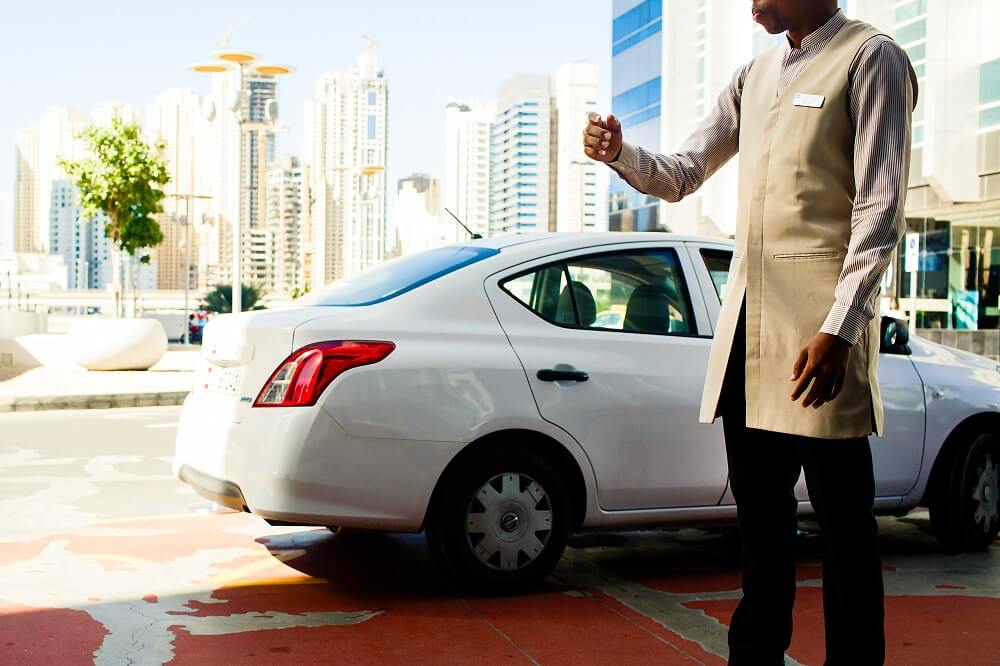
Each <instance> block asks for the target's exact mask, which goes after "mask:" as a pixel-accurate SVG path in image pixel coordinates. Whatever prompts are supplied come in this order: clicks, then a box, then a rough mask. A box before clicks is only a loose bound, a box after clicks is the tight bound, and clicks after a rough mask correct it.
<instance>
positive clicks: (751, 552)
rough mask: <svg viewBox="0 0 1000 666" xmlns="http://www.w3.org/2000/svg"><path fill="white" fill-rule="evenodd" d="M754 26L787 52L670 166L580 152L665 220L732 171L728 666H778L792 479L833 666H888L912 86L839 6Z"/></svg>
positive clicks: (786, 4)
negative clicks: (895, 343) (890, 497)
mask: <svg viewBox="0 0 1000 666" xmlns="http://www.w3.org/2000/svg"><path fill="white" fill-rule="evenodd" d="M752 14H753V18H754V20H755V21H757V22H758V23H759V24H761V25H762V26H763V27H764V28H765V29H766V30H767V31H768V32H770V33H772V34H777V33H779V32H786V39H785V40H783V43H782V44H781V45H779V46H777V47H776V48H774V49H772V50H771V51H769V52H767V53H764V54H763V55H761V56H759V57H758V58H756V59H754V60H753V61H752V62H750V63H749V64H747V65H746V66H744V67H742V68H741V69H739V70H738V71H737V72H736V74H735V75H734V77H733V79H732V81H731V83H730V85H729V86H728V88H726V89H725V90H724V91H723V92H722V94H721V95H720V97H719V100H718V104H717V105H716V107H715V109H714V110H713V111H712V113H711V114H709V116H708V117H707V118H706V119H705V121H704V122H703V123H702V125H701V127H700V128H699V129H698V130H697V131H696V132H695V133H694V134H693V135H692V136H691V137H690V138H688V140H687V141H686V142H685V143H684V145H683V146H682V147H681V149H680V150H679V151H678V152H676V153H674V154H672V155H659V154H655V153H651V152H648V151H646V150H643V149H642V148H639V147H635V146H632V145H629V144H627V143H623V141H622V128H621V124H620V123H619V121H618V119H616V118H615V117H614V116H608V117H607V119H602V118H601V117H600V116H599V115H597V114H593V115H592V116H591V119H590V124H589V125H588V127H587V128H586V129H585V130H584V151H585V153H586V154H587V155H588V156H589V157H591V158H592V159H595V160H598V161H602V162H606V163H608V165H609V166H611V167H612V168H613V169H614V170H615V171H617V172H618V174H619V175H621V177H622V178H624V179H625V180H626V181H628V182H629V183H630V184H631V185H632V186H633V187H635V188H636V189H638V190H640V191H642V192H645V193H649V194H653V195H656V196H658V197H660V198H663V199H666V200H667V201H678V200H680V199H681V198H683V197H684V196H686V195H688V194H690V193H692V192H694V191H695V190H697V189H698V187H700V186H701V184H702V183H703V182H704V181H705V179H706V178H708V177H709V176H711V175H712V174H713V173H714V172H715V171H716V170H718V169H719V168H720V167H721V166H722V165H723V164H724V163H725V162H726V161H727V160H729V158H730V157H732V156H733V155H734V154H736V153H737V151H739V152H740V154H741V156H740V157H741V159H740V174H739V181H740V187H739V211H738V215H737V222H736V243H735V250H734V254H733V261H732V265H731V266H730V272H729V286H728V287H727V296H726V299H725V302H724V303H723V307H722V312H721V313H720V315H719V321H718V325H717V329H716V333H715V340H714V342H713V345H712V350H711V354H710V357H709V367H708V373H707V376H706V380H705V388H704V393H703V396H702V407H701V416H700V420H701V421H702V422H705V423H711V422H713V421H714V420H715V418H716V417H718V416H722V419H723V429H724V432H725V437H726V451H727V457H728V461H729V468H730V484H731V488H732V490H733V494H734V496H735V498H736V503H737V514H738V518H739V524H740V532H741V537H742V541H743V598H742V600H741V601H740V604H739V606H738V607H737V609H736V612H735V613H734V615H733V618H732V622H731V624H730V629H729V647H730V663H732V664H781V663H783V659H784V652H785V650H786V649H787V648H788V646H789V644H790V642H791V635H792V605H793V603H794V599H795V554H794V548H795V536H796V508H797V503H796V500H795V495H794V486H795V483H796V480H797V479H798V477H799V473H800V470H801V469H804V470H805V474H806V482H807V484H808V487H809V496H810V500H811V502H812V505H813V508H814V509H815V510H816V514H817V519H818V521H819V523H820V527H821V528H822V531H823V537H824V544H825V554H824V559H823V609H824V617H825V623H826V651H827V663H828V664H848V663H849V664H869V663H882V662H883V660H884V655H885V639H884V630H883V624H884V620H883V618H884V611H883V588H882V571H881V563H880V559H879V550H878V526H877V523H876V522H875V518H874V515H873V513H872V508H873V503H874V492H875V490H874V479H873V472H872V458H871V449H870V447H869V442H868V435H869V434H870V433H872V432H875V433H876V434H881V433H882V403H881V400H880V397H879V389H878V379H877V374H876V363H877V361H878V350H879V329H878V325H879V322H878V320H877V319H876V317H875V314H876V308H877V305H876V303H877V299H878V291H879V282H880V279H881V276H882V274H883V272H884V271H885V268H886V266H887V265H888V263H889V261H890V259H891V257H892V255H893V252H894V251H895V248H896V245H897V244H898V242H899V239H900V237H901V235H902V232H903V229H904V226H905V222H904V218H903V201H904V197H905V192H906V177H907V173H908V171H909V156H910V114H911V111H912V109H913V105H914V102H915V99H916V77H915V75H914V74H913V69H912V67H910V64H909V60H908V59H907V57H906V54H905V52H904V51H903V50H902V49H900V48H899V47H898V46H897V45H896V44H895V42H893V41H892V40H891V39H890V38H888V37H886V36H884V35H881V34H880V33H879V32H878V30H876V29H875V28H873V27H872V26H870V25H867V24H865V23H862V22H860V21H851V20H847V19H846V18H845V17H844V16H843V14H842V13H840V12H839V11H838V9H837V6H836V3H835V2H834V0H754V2H753V4H752ZM668 120H669V119H668ZM800 399H801V401H800Z"/></svg>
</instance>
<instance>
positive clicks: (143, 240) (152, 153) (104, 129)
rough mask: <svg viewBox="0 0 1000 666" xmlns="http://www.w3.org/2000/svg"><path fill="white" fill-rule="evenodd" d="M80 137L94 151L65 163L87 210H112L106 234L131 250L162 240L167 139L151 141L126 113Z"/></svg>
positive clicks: (89, 214) (108, 212)
mask: <svg viewBox="0 0 1000 666" xmlns="http://www.w3.org/2000/svg"><path fill="white" fill-rule="evenodd" d="M80 138H81V139H83V140H84V142H85V143H86V145H87V148H88V150H89V153H90V156H89V157H86V158H84V159H82V160H79V161H75V162H72V161H68V160H60V161H59V164H60V165H61V166H62V168H63V169H65V170H66V173H68V174H69V175H70V176H72V177H73V178H74V179H75V181H76V186H77V187H78V188H79V190H80V203H81V204H82V205H83V208H84V215H86V216H87V217H96V216H98V215H100V214H101V213H103V214H105V215H107V217H108V222H107V224H105V226H104V234H105V235H106V236H107V237H108V238H110V239H111V242H112V243H114V245H115V247H116V248H118V249H119V250H123V251H125V252H128V253H129V254H130V255H134V254H135V253H136V252H137V251H138V250H140V249H142V248H146V247H154V246H156V245H158V244H159V243H161V242H162V241H163V233H162V232H161V231H160V225H159V224H158V223H157V221H156V220H155V219H154V218H153V216H154V215H155V214H156V213H160V212H162V211H163V206H162V204H161V202H162V200H163V197H164V194H163V190H162V189H160V187H162V186H163V185H166V184H167V183H168V182H169V181H170V174H169V173H168V172H167V164H166V162H165V161H164V159H163V157H162V151H163V149H164V147H165V144H164V143H163V142H162V141H158V142H157V143H156V144H154V145H153V146H150V145H149V144H148V143H146V142H145V141H144V140H143V138H142V132H141V130H140V128H139V126H138V125H135V124H131V123H125V122H123V121H122V120H121V119H120V118H115V119H114V120H112V121H111V124H110V125H103V126H102V125H96V124H94V125H90V126H88V127H87V128H86V129H85V130H84V131H83V132H82V133H81V134H80Z"/></svg>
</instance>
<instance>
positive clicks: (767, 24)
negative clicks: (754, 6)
mask: <svg viewBox="0 0 1000 666" xmlns="http://www.w3.org/2000/svg"><path fill="white" fill-rule="evenodd" d="M750 14H751V16H752V18H753V21H754V23H756V24H758V25H759V26H760V27H762V28H764V30H765V31H766V32H767V33H769V34H771V35H776V34H778V33H779V32H784V29H783V28H781V26H779V25H778V24H777V22H776V21H774V20H773V17H772V16H771V15H770V13H768V12H759V11H756V10H750Z"/></svg>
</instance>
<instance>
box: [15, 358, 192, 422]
mask: <svg viewBox="0 0 1000 666" xmlns="http://www.w3.org/2000/svg"><path fill="white" fill-rule="evenodd" d="M198 357H199V348H197V347H195V348H194V349H190V350H188V349H172V350H169V351H167V353H166V354H164V356H163V358H162V359H161V360H160V362H159V363H157V364H156V365H154V366H153V367H152V368H150V369H149V370H146V371H140V370H135V371H123V372H88V371H87V370H84V369H83V368H58V367H40V368H31V369H20V370H19V369H13V370H0V412H21V411H38V410H48V409H106V408H109V407H152V406H156V405H179V404H181V403H182V402H184V398H185V397H186V396H187V394H188V393H190V391H191V386H192V382H193V381H194V369H195V363H196V362H197V360H198Z"/></svg>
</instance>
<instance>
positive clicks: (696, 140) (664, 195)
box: [588, 63, 750, 202]
mask: <svg viewBox="0 0 1000 666" xmlns="http://www.w3.org/2000/svg"><path fill="white" fill-rule="evenodd" d="M749 70H750V63H748V64H746V65H744V66H743V67H741V68H740V69H739V70H737V71H736V73H735V74H734V75H733V78H732V80H731V81H730V83H729V85H728V86H726V88H725V89H724V90H723V91H722V93H720V95H719V98H718V101H717V102H716V105H715V108H714V109H713V110H712V112H711V113H710V114H709V115H708V116H707V117H706V118H705V119H704V120H703V121H702V123H701V125H700V126H699V127H698V129H697V130H695V131H694V133H692V134H691V136H689V137H688V138H687V140H686V141H685V142H684V144H683V145H682V146H681V147H680V149H679V150H678V151H677V152H676V153H673V154H671V155H661V154H659V153H653V152H650V151H647V150H645V149H643V148H640V147H638V146H634V145H632V144H629V143H624V142H623V143H622V145H621V151H620V152H619V154H618V155H617V157H615V156H609V158H610V159H609V160H600V161H607V163H608V166H610V167H611V168H612V169H614V170H615V171H616V172H617V173H618V175H619V176H621V177H622V178H623V179H624V180H625V181H626V182H627V183H628V184H629V185H631V186H632V187H634V188H635V189H637V190H639V191H640V192H643V193H645V194H652V195H654V196H656V197H659V198H661V199H665V200H666V201H670V202H675V201H680V200H681V199H683V198H684V197H686V196H687V195H689V194H691V193H692V192H694V191H695V190H697V189H698V188H699V187H701V185H702V183H704V182H705V180H707V179H708V177H709V176H711V175H712V174H713V173H715V172H716V171H718V170H719V168H720V167H722V165H724V164H725V163H726V162H727V161H728V160H729V159H730V158H731V157H732V156H733V155H735V154H736V153H737V151H738V150H739V145H740V99H741V97H742V95H743V83H744V81H746V75H747V72H748V71H749ZM588 154H589V153H588ZM590 156H591V157H594V158H595V159H599V158H597V157H595V156H594V155H590Z"/></svg>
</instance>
